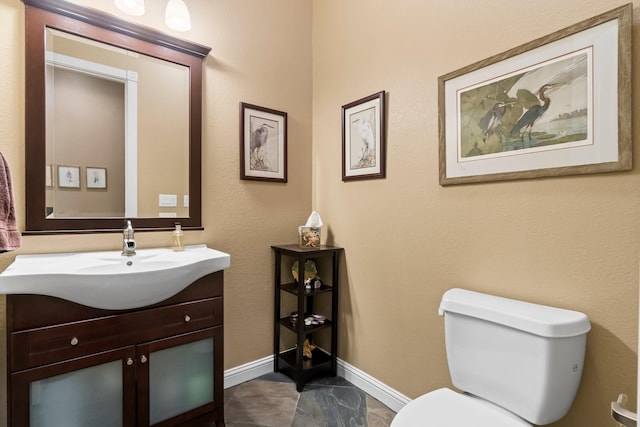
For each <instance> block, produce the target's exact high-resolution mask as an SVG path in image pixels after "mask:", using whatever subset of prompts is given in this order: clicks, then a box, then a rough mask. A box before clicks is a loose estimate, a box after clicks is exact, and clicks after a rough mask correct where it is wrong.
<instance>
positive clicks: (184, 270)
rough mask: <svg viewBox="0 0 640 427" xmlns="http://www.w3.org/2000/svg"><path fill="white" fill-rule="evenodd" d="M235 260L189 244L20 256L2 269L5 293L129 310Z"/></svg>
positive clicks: (164, 296)
mask: <svg viewBox="0 0 640 427" xmlns="http://www.w3.org/2000/svg"><path fill="white" fill-rule="evenodd" d="M229 265H231V257H230V256H229V254H226V253H224V252H220V251H216V250H214V249H210V248H207V246H206V245H195V246H187V247H186V248H185V250H184V251H182V252H173V251H172V250H171V249H169V248H159V249H138V250H136V255H134V256H131V257H127V256H122V255H120V252H116V251H110V252H79V253H61V254H42V255H18V256H16V259H15V261H14V262H13V263H12V264H11V265H10V266H9V267H7V269H6V270H5V271H4V272H2V274H0V294H38V295H49V296H53V297H58V298H63V299H66V300H69V301H73V302H76V303H79V304H83V305H86V306H89V307H95V308H102V309H109V310H125V309H130V308H137V307H144V306H147V305H151V304H155V303H157V302H160V301H163V300H165V299H167V298H170V297H172V296H174V295H175V294H177V293H178V292H180V291H181V290H183V289H184V288H186V287H187V286H189V285H190V284H191V283H193V282H194V281H195V280H197V279H199V278H201V277H203V276H205V275H207V274H210V273H213V272H216V271H219V270H223V269H225V268H228V267H229Z"/></svg>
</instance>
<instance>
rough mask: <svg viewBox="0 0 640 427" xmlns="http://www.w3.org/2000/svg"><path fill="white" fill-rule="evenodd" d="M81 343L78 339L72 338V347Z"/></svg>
mask: <svg viewBox="0 0 640 427" xmlns="http://www.w3.org/2000/svg"><path fill="white" fill-rule="evenodd" d="M79 342H80V341H78V338H76V337H73V338H71V345H78V343H79Z"/></svg>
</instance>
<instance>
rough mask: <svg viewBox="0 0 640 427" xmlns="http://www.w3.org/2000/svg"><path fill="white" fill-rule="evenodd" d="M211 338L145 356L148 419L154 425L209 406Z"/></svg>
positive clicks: (211, 365)
mask: <svg viewBox="0 0 640 427" xmlns="http://www.w3.org/2000/svg"><path fill="white" fill-rule="evenodd" d="M213 346H214V342H213V338H207V339H204V340H200V341H195V342H191V343H188V344H183V345H180V346H176V347H170V348H166V349H164V350H159V351H155V352H152V353H150V354H149V419H150V423H151V424H152V425H153V424H156V423H158V422H160V421H164V420H167V419H169V418H172V417H174V416H176V415H179V414H181V413H183V412H187V411H190V410H192V409H195V408H197V407H199V406H202V405H206V404H207V403H212V402H213Z"/></svg>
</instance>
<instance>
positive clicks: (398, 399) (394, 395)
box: [338, 359, 411, 412]
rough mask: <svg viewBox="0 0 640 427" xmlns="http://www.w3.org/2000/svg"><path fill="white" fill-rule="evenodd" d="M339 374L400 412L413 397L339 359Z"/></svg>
mask: <svg viewBox="0 0 640 427" xmlns="http://www.w3.org/2000/svg"><path fill="white" fill-rule="evenodd" d="M338 375H339V376H341V377H342V378H344V379H345V380H347V381H349V382H350V383H351V384H353V385H355V386H356V387H358V388H359V389H361V390H362V391H364V392H365V393H367V394H368V395H370V396H371V397H374V398H376V399H377V400H379V401H380V402H382V403H384V404H385V405H386V406H387V407H388V408H389V409H391V410H392V411H395V412H398V411H399V410H400V409H401V408H402V407H403V406H404V405H406V404H407V403H409V402H410V401H411V399H409V398H408V397H407V396H405V395H404V394H402V393H399V392H398V391H397V390H394V389H392V388H391V387H389V386H388V385H386V384H384V383H382V382H381V381H378V380H377V379H375V378H373V377H372V376H371V375H369V374H367V373H366V372H363V371H361V370H360V369H358V368H356V367H355V366H353V365H350V364H348V363H347V362H345V361H343V360H341V359H338Z"/></svg>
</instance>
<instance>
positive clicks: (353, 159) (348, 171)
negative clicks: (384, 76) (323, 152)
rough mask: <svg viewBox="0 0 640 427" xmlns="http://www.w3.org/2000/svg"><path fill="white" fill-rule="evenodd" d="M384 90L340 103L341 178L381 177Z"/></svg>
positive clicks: (384, 139)
mask: <svg viewBox="0 0 640 427" xmlns="http://www.w3.org/2000/svg"><path fill="white" fill-rule="evenodd" d="M384 98H385V92H384V91H382V92H378V93H374V94H373V95H370V96H367V97H365V98H362V99H359V100H357V101H354V102H351V103H349V104H347V105H343V106H342V180H343V181H355V180H360V179H374V178H384V177H385V175H386V160H385V154H386V153H385V146H386V136H385V117H386V114H385V100H384Z"/></svg>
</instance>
